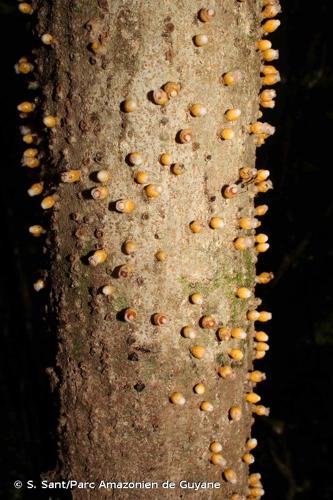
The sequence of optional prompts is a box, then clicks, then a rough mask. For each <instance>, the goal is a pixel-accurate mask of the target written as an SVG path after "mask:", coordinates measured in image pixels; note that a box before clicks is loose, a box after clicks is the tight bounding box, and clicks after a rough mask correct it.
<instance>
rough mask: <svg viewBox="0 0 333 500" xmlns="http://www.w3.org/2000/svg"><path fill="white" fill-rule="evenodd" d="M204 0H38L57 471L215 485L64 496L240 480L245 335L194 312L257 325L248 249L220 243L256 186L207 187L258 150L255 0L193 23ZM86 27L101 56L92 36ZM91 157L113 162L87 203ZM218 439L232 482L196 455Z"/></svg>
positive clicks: (246, 210) (165, 493) (172, 494)
mask: <svg viewBox="0 0 333 500" xmlns="http://www.w3.org/2000/svg"><path fill="white" fill-rule="evenodd" d="M206 6H207V5H204V4H202V3H201V2H199V1H197V0H195V1H193V0H181V1H170V0H168V1H165V2H157V1H155V0H145V1H139V0H113V1H108V0H85V1H82V0H81V1H77V0H73V1H71V2H68V1H66V0H52V1H49V2H40V4H39V5H38V6H37V10H38V27H37V32H38V34H39V35H41V34H43V33H45V32H47V33H51V34H52V35H53V36H54V38H55V44H54V45H53V46H52V47H42V48H41V49H40V50H39V51H38V54H37V62H38V70H39V73H40V80H41V83H42V90H43V103H42V110H43V114H52V115H56V116H58V117H59V119H60V124H59V126H57V127H56V128H55V129H53V130H51V131H50V132H49V139H48V144H49V147H48V153H47V157H46V158H45V162H44V166H43V167H42V176H43V178H44V180H45V183H46V184H47V191H46V192H48V191H49V192H50V193H52V192H53V191H56V192H57V193H58V195H59V197H60V198H59V201H58V202H57V204H56V207H55V208H54V209H53V213H52V216H51V219H50V226H49V227H50V229H49V235H48V237H47V243H48V247H49V251H50V252H51V271H50V273H49V276H48V280H47V284H48V288H49V289H50V290H51V292H50V293H51V314H52V315H55V317H56V318H57V335H58V338H59V351H58V356H57V367H56V368H55V371H56V372H57V376H58V377H59V383H58V389H59V394H60V405H61V408H60V409H61V415H60V419H59V442H60V462H59V474H58V475H59V477H62V478H73V479H77V480H82V481H87V480H91V481H99V480H117V481H162V480H165V479H170V480H171V481H175V482H176V483H177V482H178V481H180V480H182V479H185V480H188V481H219V482H221V483H222V488H221V489H217V490H214V489H213V490H208V491H207V490H206V491H199V492H196V493H195V492H193V490H190V491H186V490H181V489H179V488H177V489H176V490H161V489H159V490H152V491H149V490H142V491H141V490H136V491H134V492H129V491H126V490H114V491H109V492H106V491H103V490H100V491H98V492H92V491H91V492H87V491H81V492H80V491H79V490H77V491H76V492H73V496H74V498H104V497H108V496H112V497H114V498H118V497H119V498H170V499H171V498H181V497H190V498H192V497H195V498H205V499H213V498H225V499H227V498H230V496H231V494H232V493H233V492H238V493H243V494H244V493H246V484H247V475H248V466H247V465H245V464H244V463H242V461H241V455H242V454H243V453H244V445H245V441H246V439H247V437H248V436H249V435H250V427H251V420H252V417H251V412H250V408H249V405H248V404H247V403H245V400H244V392H245V391H246V389H247V382H246V373H247V371H248V369H249V368H250V367H251V366H252V342H253V341H252V339H251V336H250V335H249V336H248V339H247V340H246V341H237V340H231V341H229V342H218V341H217V338H216V335H215V331H216V329H215V330H204V329H202V328H200V327H199V326H198V322H199V319H200V317H201V316H202V315H204V314H212V315H213V316H214V317H215V319H216V320H217V323H218V325H219V326H221V325H232V326H242V327H245V328H246V329H247V331H249V332H251V329H252V328H253V324H252V323H250V322H248V321H247V320H246V310H247V307H248V301H244V300H243V301H242V300H241V299H237V298H235V290H236V288H237V286H250V287H251V286H253V285H254V274H255V257H254V252H253V250H252V249H251V250H248V251H245V252H239V251H237V250H235V249H234V247H233V243H232V242H233V240H234V238H235V237H236V236H238V235H239V234H240V230H239V228H238V225H237V221H238V218H239V216H240V214H245V215H251V214H252V213H253V197H251V195H250V194H249V191H248V190H247V189H244V192H242V193H241V194H240V195H239V196H237V197H236V198H234V199H232V200H226V199H224V198H223V197H222V195H221V188H222V186H224V185H226V184H228V183H230V182H234V181H235V180H237V178H238V171H239V169H240V168H241V167H243V166H245V165H254V161H255V144H254V140H253V138H252V137H251V136H250V135H249V133H248V125H249V123H251V122H253V121H255V120H256V118H257V114H258V97H257V96H258V92H259V88H260V78H259V68H260V60H259V56H258V54H257V53H256V50H255V40H256V39H258V34H259V28H260V8H261V6H260V5H259V2H258V1H256V0H247V1H245V2H237V1H235V0H225V1H223V2H218V1H214V0H213V1H211V2H209V6H212V7H213V8H215V10H216V15H215V17H214V19H213V20H212V21H211V22H209V23H205V24H204V23H202V22H200V21H199V20H198V18H197V13H198V10H199V9H200V8H202V7H206ZM199 33H206V34H207V35H208V37H209V43H208V45H207V46H205V47H199V48H197V47H195V45H194V44H193V41H192V37H193V36H194V35H196V34H199ZM97 39H100V40H101V41H102V47H103V49H102V52H101V53H100V54H94V53H92V52H91V51H90V50H89V44H90V43H91V42H92V41H94V40H97ZM235 69H240V70H241V71H242V72H243V74H244V79H243V80H242V81H241V82H240V83H239V84H237V85H235V86H233V87H226V86H223V85H222V84H221V75H222V74H223V73H225V72H226V71H230V70H235ZM168 81H176V82H180V84H181V92H180V94H179V96H178V97H176V98H174V99H172V100H171V101H170V103H169V105H167V106H166V107H160V106H156V105H155V104H153V103H152V102H151V100H150V99H149V92H151V91H152V90H154V89H157V88H160V87H161V86H162V85H163V84H164V83H166V82H168ZM127 97H133V98H135V99H136V100H137V101H138V104H139V108H138V110H137V111H135V112H133V113H123V112H122V111H121V109H120V104H121V102H122V101H123V100H124V99H126V98H127ZM194 102H201V103H203V104H204V105H205V106H206V107H207V109H208V113H207V115H206V116H204V117H202V118H193V117H191V116H190V113H189V105H190V104H192V103H194ZM232 107H237V108H240V109H241V110H242V116H241V118H240V120H239V121H238V122H237V123H236V124H235V125H234V126H233V128H234V130H235V131H236V135H235V138H234V139H233V140H231V141H222V140H221V139H220V138H219V137H218V132H219V131H220V130H221V128H222V127H223V125H225V124H226V119H225V117H224V112H225V111H226V110H227V109H229V108H232ZM183 128H192V130H193V136H194V138H193V142H192V144H180V143H178V142H177V140H176V134H177V132H178V131H179V130H180V129H183ZM132 151H142V152H143V154H144V156H145V165H144V168H141V167H140V169H142V170H147V171H149V174H150V179H151V181H152V182H154V183H158V184H160V185H161V186H162V188H163V192H162V194H161V196H160V197H158V198H157V199H152V200H149V199H148V198H147V197H146V196H145V194H144V191H143V186H141V185H138V184H136V183H135V182H134V180H133V175H134V172H135V171H136V170H137V168H135V167H131V166H129V165H128V163H127V161H126V156H127V155H128V154H129V153H130V152H132ZM163 152H170V153H171V154H172V156H173V158H174V161H176V162H181V163H184V165H185V173H184V174H183V175H181V176H175V175H173V174H172V173H171V172H170V169H169V168H168V167H164V166H162V165H160V163H159V157H160V155H161V153H163ZM77 168H78V169H81V170H82V174H83V178H82V181H81V182H79V183H77V184H58V182H57V178H58V175H59V173H60V172H63V171H66V170H69V169H77ZM101 168H103V169H108V170H110V172H111V176H112V179H111V182H110V186H109V187H110V196H109V198H108V199H107V200H103V201H95V200H93V199H91V197H90V195H89V191H90V189H91V188H93V187H95V186H96V185H97V183H96V180H95V177H94V176H95V174H96V172H97V171H98V170H100V169H101ZM121 198H130V199H132V200H134V202H135V204H136V209H135V210H134V211H133V212H132V213H131V214H121V213H118V212H117V211H115V210H114V202H115V201H117V200H119V199H121ZM212 215H221V216H222V217H223V219H224V221H225V223H226V225H225V227H224V228H223V229H221V230H212V229H210V228H209V226H208V222H209V219H210V217H211V216H212ZM195 219H200V220H202V221H203V222H204V223H205V228H204V230H203V232H202V233H200V234H193V233H192V232H191V231H190V229H189V223H190V222H191V221H193V220H195ZM241 232H242V231H241ZM243 232H244V231H243ZM126 239H133V240H135V241H136V242H137V243H138V250H137V252H136V253H135V254H134V255H133V256H127V255H125V254H124V253H123V252H122V244H123V242H124V241H125V240H126ZM97 248H106V249H107V250H108V252H109V256H108V259H107V262H106V263H104V264H101V265H100V266H97V267H96V268H92V267H91V266H89V265H88V263H87V257H88V256H89V255H90V254H91V252H92V251H94V250H95V249H97ZM160 249H163V250H165V251H166V252H167V254H168V258H167V260H166V261H164V262H157V261H156V259H155V257H154V255H155V253H156V251H157V250H160ZM125 263H129V264H130V265H131V266H132V267H133V275H132V276H131V277H129V278H125V279H117V278H115V277H114V270H115V268H117V266H119V265H122V264H125ZM107 283H111V284H112V285H113V286H114V289H115V292H114V296H113V297H112V298H107V297H105V296H104V295H103V294H101V293H100V287H101V286H103V285H105V284H107ZM194 291H201V292H202V293H203V294H204V304H203V305H202V306H200V305H192V304H191V303H190V302H189V295H190V293H191V292H194ZM129 306H131V307H134V308H135V309H136V310H137V311H138V318H137V321H136V322H135V323H133V324H132V325H129V324H127V323H126V322H124V321H122V320H121V316H120V313H121V311H122V310H123V309H124V308H126V307H129ZM156 312H162V313H164V314H166V315H167V316H168V318H169V319H170V321H169V323H168V324H167V325H166V326H163V327H156V326H154V325H153V324H152V321H151V316H152V315H153V314H154V313H156ZM187 324H192V325H194V326H197V327H198V336H197V338H196V339H195V340H189V339H186V338H183V337H182V336H181V333H180V332H181V329H182V327H183V326H185V325H187ZM194 344H201V345H204V346H205V347H206V349H207V352H206V356H205V358H204V359H202V360H197V359H195V358H193V356H191V354H190V350H189V349H190V347H191V346H192V345H194ZM239 345H241V348H242V349H244V351H245V358H244V360H243V362H242V363H238V364H237V363H236V365H235V366H236V371H237V377H236V378H235V379H234V380H223V379H221V378H220V377H219V376H218V375H217V373H216V369H217V367H218V366H220V365H221V364H223V363H226V362H229V357H228V355H227V354H226V351H227V349H229V348H230V347H231V346H239ZM133 353H135V354H136V355H135V356H133ZM129 358H132V359H129ZM197 382H203V383H204V384H205V386H206V393H205V394H204V396H198V395H196V394H194V392H193V386H194V385H195V384H196V383H197ZM138 383H140V384H144V389H143V390H142V391H141V392H139V391H137V390H136V389H135V388H134V386H135V385H136V384H138ZM173 391H181V392H182V393H183V394H184V395H185V397H186V404H185V405H184V406H177V405H173V404H171V403H170V402H169V395H170V393H172V392H173ZM202 400H209V401H211V402H212V403H213V405H214V411H213V412H211V413H208V412H203V411H200V409H199V405H200V403H201V401H202ZM235 404H237V405H240V406H242V408H243V418H242V419H241V421H240V422H230V421H229V418H228V409H229V408H230V407H231V406H232V405H235ZM214 439H216V440H218V441H221V442H222V444H223V446H224V451H223V454H224V456H225V457H226V459H227V461H228V466H230V467H232V468H233V469H235V471H236V472H237V474H238V482H237V484H236V485H230V484H229V483H227V482H225V481H223V479H222V469H221V468H220V467H218V466H215V465H212V464H211V463H210V461H209V458H210V452H209V444H210V443H211V441H213V440H214Z"/></svg>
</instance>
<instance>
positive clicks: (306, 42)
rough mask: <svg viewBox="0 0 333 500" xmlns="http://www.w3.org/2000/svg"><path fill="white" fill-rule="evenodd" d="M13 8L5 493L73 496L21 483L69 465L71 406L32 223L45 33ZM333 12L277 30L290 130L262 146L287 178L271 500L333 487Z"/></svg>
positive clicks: (6, 99) (288, 6)
mask: <svg viewBox="0 0 333 500" xmlns="http://www.w3.org/2000/svg"><path fill="white" fill-rule="evenodd" d="M0 11H1V26H0V36H1V48H2V50H1V62H0V65H1V70H2V71H1V80H2V89H3V90H2V91H1V97H2V100H1V101H2V102H1V108H0V109H1V125H2V127H1V128H2V132H1V135H0V139H1V167H0V168H1V181H0V189H1V200H0V203H1V205H0V214H1V224H0V227H1V236H2V238H1V240H2V242H1V250H2V255H3V256H2V265H1V290H0V321H1V326H2V333H1V348H0V367H1V375H0V392H1V398H0V402H1V420H2V426H1V433H0V442H1V443H0V444H1V447H0V449H1V462H0V475H1V477H2V480H1V490H0V493H1V494H2V496H3V498H6V499H25V498H50V499H52V500H56V499H57V498H68V495H66V494H62V493H59V492H57V493H56V494H55V493H52V492H48V493H47V494H45V495H43V494H42V492H37V491H32V492H29V491H27V490H24V489H22V490H20V491H18V490H15V489H14V488H13V487H12V483H13V481H14V480H15V479H21V480H22V481H26V480H27V479H36V480H37V479H38V478H39V477H40V474H41V473H42V472H45V471H47V470H50V469H52V468H53V467H54V466H55V461H56V438H55V435H54V427H55V421H56V420H55V419H56V415H57V408H56V406H55V404H56V403H55V401H54V400H53V399H52V397H51V394H50V390H49V384H48V378H47V376H46V373H45V370H46V367H47V366H50V365H51V364H52V360H53V356H54V347H55V346H54V339H53V338H52V336H51V335H50V334H49V333H48V331H47V328H46V326H45V324H43V322H42V320H41V317H42V310H43V308H44V304H43V301H42V300H41V299H40V298H39V297H35V295H36V294H34V293H33V291H32V289H31V283H32V282H33V280H34V278H35V277H36V275H37V274H38V270H39V269H40V268H41V267H42V264H43V256H42V254H41V252H40V249H39V247H40V245H39V244H38V243H36V242H35V241H31V240H32V238H31V237H29V236H28V235H27V227H28V226H29V225H30V224H31V223H34V222H35V221H36V220H37V219H36V218H37V214H38V209H37V205H35V203H34V202H31V201H29V200H28V199H27V195H26V189H27V187H28V186H29V184H30V183H31V181H32V179H31V178H29V173H28V174H27V169H22V168H21V167H20V155H21V152H22V143H21V142H20V138H19V134H18V126H19V121H18V117H17V112H16V105H17V103H18V102H20V101H22V100H24V99H26V98H27V97H28V93H27V91H26V90H25V87H24V85H23V83H22V81H23V80H24V77H23V78H22V77H20V76H17V75H15V73H14V70H13V65H14V63H15V62H16V61H17V60H18V58H19V57H21V56H22V55H25V54H27V53H29V51H30V49H31V48H32V47H33V43H34V42H33V40H32V39H31V35H30V27H29V20H28V21H27V17H28V16H22V15H20V14H18V13H17V5H16V1H14V0H12V1H10V0H6V1H5V0H1V1H0ZM331 20H332V7H331V1H330V0H321V1H319V2H311V3H310V2H304V0H289V1H288V2H287V1H286V2H285V3H284V5H283V16H282V21H283V24H282V26H281V28H280V29H279V30H278V31H277V32H276V33H275V34H274V35H273V36H272V37H271V39H272V41H273V44H274V46H276V47H277V48H279V49H280V53H281V58H280V61H279V63H278V67H279V69H280V70H281V74H282V79H283V81H282V84H280V85H278V86H276V89H277V90H278V98H277V108H276V110H268V111H266V112H265V120H266V121H268V122H270V123H273V124H274V125H276V126H277V133H276V135H275V136H273V138H272V139H270V140H269V141H268V144H267V145H265V146H264V147H263V148H260V149H259V150H258V161H257V166H258V167H261V168H269V169H270V170H271V172H272V179H273V182H274V187H275V189H274V191H273V193H272V192H269V195H262V198H261V200H262V201H263V202H267V203H268V204H269V205H270V210H269V212H268V214H267V215H266V216H265V218H264V223H263V227H262V229H263V230H264V231H265V232H268V233H269V235H270V239H271V249H270V251H269V252H268V253H267V254H265V255H264V256H262V257H261V258H260V262H259V268H258V270H259V271H262V270H273V271H274V272H275V274H276V279H275V281H274V282H272V284H270V285H268V286H266V287H261V288H260V294H261V296H262V297H263V301H264V305H265V308H266V309H270V310H272V311H273V315H274V321H273V322H272V324H271V325H269V327H268V329H267V331H268V333H269V334H270V337H271V342H270V343H271V350H270V351H269V353H268V356H266V358H265V360H263V361H262V362H258V364H257V366H258V367H259V363H261V367H262V368H263V369H264V370H266V371H267V374H268V380H267V382H265V383H264V384H262V385H261V388H260V393H261V394H262V395H263V401H264V403H265V404H267V405H269V406H270V407H271V410H272V411H271V417H269V418H266V419H264V418H262V419H259V418H258V419H257V422H256V424H255V427H254V435H255V436H257V437H258V439H259V443H260V444H259V446H258V449H257V452H256V454H255V455H256V464H255V467H253V470H259V471H260V472H261V473H262V475H263V480H264V486H265V490H266V492H267V493H266V494H267V498H268V499H269V500H281V499H286V500H301V499H302V500H305V499H309V500H324V499H327V500H328V499H332V498H333V481H332V460H331V456H332V445H333V442H332V434H333V423H332V416H331V411H330V398H331V394H332V392H331V388H332V385H333V379H332V351H333V331H332V330H333V308H332V272H331V271H332V266H331V260H332V257H333V250H332V243H331V239H332V226H333V217H332V214H333V197H332V180H333V176H332V169H333V166H332V145H333V139H332V120H333V108H332V92H333V68H332V57H331V54H332V34H331V31H332V30H331ZM271 193H272V194H271ZM87 479H88V478H87Z"/></svg>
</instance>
